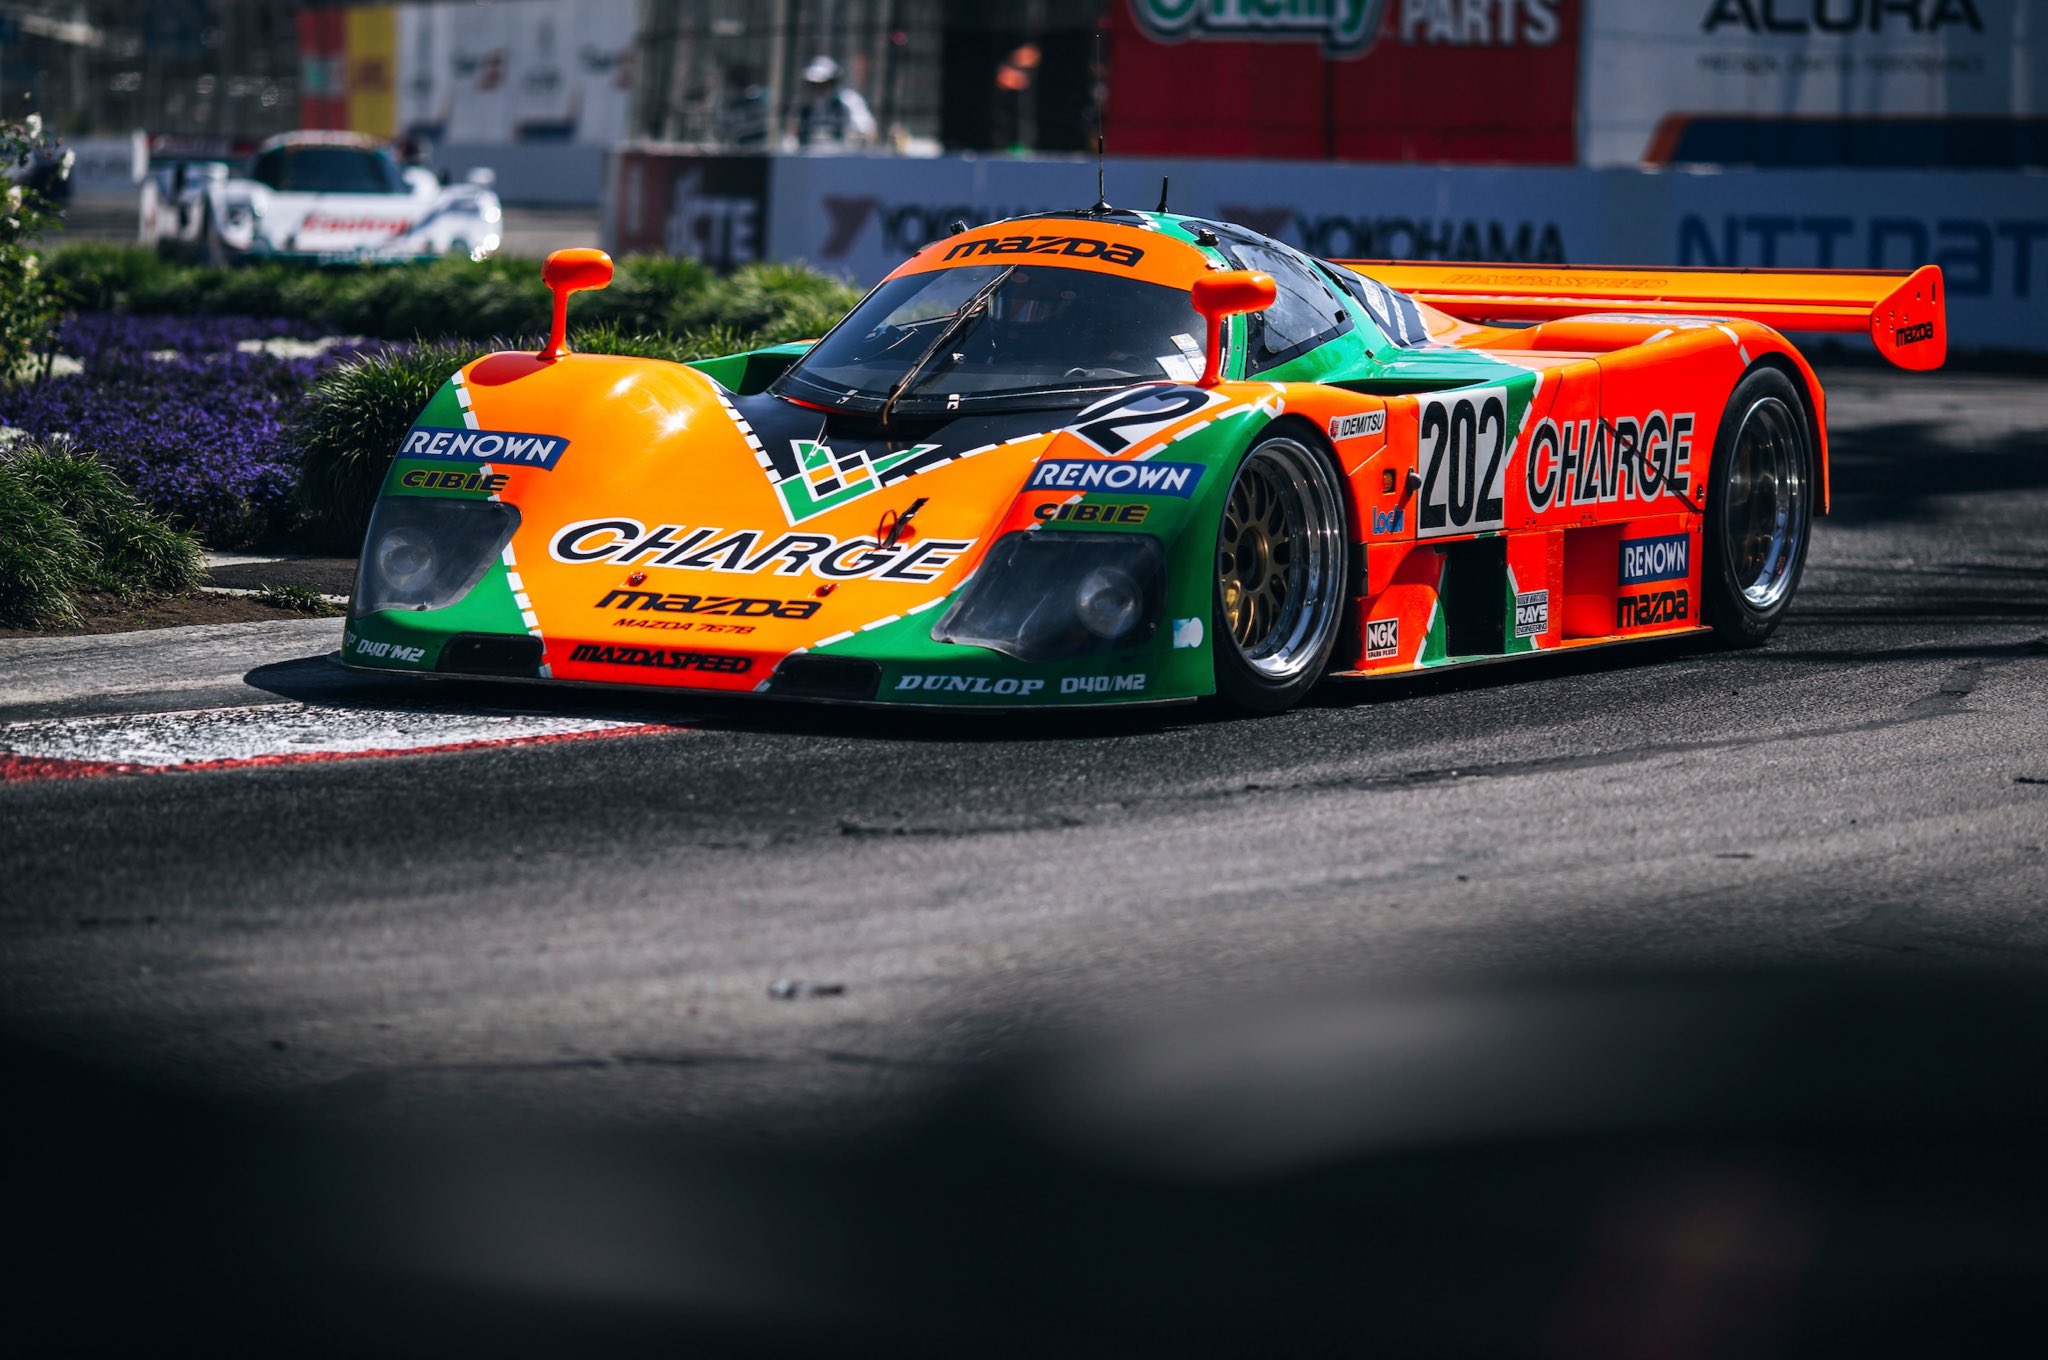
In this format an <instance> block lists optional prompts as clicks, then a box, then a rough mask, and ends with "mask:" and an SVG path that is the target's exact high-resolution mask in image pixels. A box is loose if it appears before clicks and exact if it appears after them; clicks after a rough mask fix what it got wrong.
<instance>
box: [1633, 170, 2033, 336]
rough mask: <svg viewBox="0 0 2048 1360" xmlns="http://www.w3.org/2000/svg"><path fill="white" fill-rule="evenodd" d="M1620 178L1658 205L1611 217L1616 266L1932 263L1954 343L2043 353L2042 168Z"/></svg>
mask: <svg viewBox="0 0 2048 1360" xmlns="http://www.w3.org/2000/svg"><path fill="white" fill-rule="evenodd" d="M1613 173H1619V172H1613ZM1627 177H1628V178H1637V179H1642V180H1646V181H1652V182H1654V183H1655V185H1656V188H1657V190H1658V192H1657V195H1656V197H1657V211H1656V212H1655V214H1653V215H1651V216H1649V217H1645V218H1642V219H1636V220H1633V221H1632V220H1627V219H1623V220H1616V221H1614V222H1612V223H1610V229H1609V231H1608V240H1609V241H1610V242H1611V243H1612V245H1613V247H1614V251H1615V254H1616V262H1617V263H1632V262H1635V261H1641V262H1642V263H1654V264H1678V265H1699V266H1706V267H1710V268H1729V267H1737V268H1751V267H1762V268H1778V269H1911V268H1913V267H1915V266H1917V265H1923V264H1938V265H1940V266H1941V270H1942V274H1943V277H1944V279H1945V280H1946V282H1947V286H1948V316H1949V346H1950V348H1952V349H1957V350H1970V349H2012V350H2030V351H2036V352H2043V353H2048V175H2042V174H2014V173H2003V174H1995V173H1987V174H1953V173H1939V172H1925V173H1912V172H1876V171H1860V172H1859V171H1844V170H1836V171H1803V172H1797V173H1794V172H1790V171H1779V172H1774V173H1752V174H1740V173H1733V172H1730V173H1723V174H1667V175H1654V176H1627ZM1639 229H1645V230H1643V232H1642V234H1641V235H1640V236H1639V235H1638V234H1637V232H1638V230H1639Z"/></svg>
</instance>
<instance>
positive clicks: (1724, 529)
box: [1701, 368, 1814, 647]
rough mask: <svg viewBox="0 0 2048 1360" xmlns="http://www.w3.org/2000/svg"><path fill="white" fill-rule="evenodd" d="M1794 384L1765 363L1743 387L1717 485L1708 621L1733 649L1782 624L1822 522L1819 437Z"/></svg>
mask: <svg viewBox="0 0 2048 1360" xmlns="http://www.w3.org/2000/svg"><path fill="white" fill-rule="evenodd" d="M1807 431H1808V427H1807V423H1806V403H1805V402H1804V401H1802V400H1801V399H1800V396H1799V389H1798V387H1797V386H1795V385H1794V384H1793V382H1792V380H1791V379H1790V378H1788V377H1786V376H1785V375H1784V374H1783V373H1782V372H1780V371H1779V370H1777V369H1775V368H1760V369H1757V370H1756V371H1755V372H1753V373H1751V374H1750V375H1749V376H1748V377H1746V378H1744V379H1743V380H1742V381H1741V382H1739V383H1737V384H1736V385H1735V391H1734V392H1733V393H1731V394H1730V395H1729V398H1728V409H1727V410H1726V412H1724V413H1723V415H1722V417H1721V429H1720V433H1719V434H1717V435H1716V436H1715V438H1714V464H1713V474H1712V477H1711V479H1710V481H1709V485H1708V491H1707V516H1706V525H1705V528H1704V537H1705V539H1706V564H1705V566H1706V570H1705V573H1704V575H1703V577H1702V580H1701V587H1702V590H1703V592H1704V594H1705V596H1706V599H1705V602H1704V603H1705V604H1706V621H1707V622H1708V623H1709V624H1712V625H1713V628H1714V631H1715V633H1716V634H1718V635H1719V636H1720V638H1721V640H1722V641H1723V642H1725V643H1728V644H1730V645H1732V646H1737V647H1754V646H1756V645H1758V644H1759V643H1761V642H1763V641H1764V639H1766V638H1768V637H1769V636H1770V635H1771V633H1772V631H1773V630H1774V629H1776V628H1777V626H1778V620H1779V618H1780V617H1782V616H1783V614H1784V612H1785V606H1786V605H1788V604H1790V603H1791V602H1792V594H1793V592H1794V591H1795V590H1797V589H1798V588H1799V573H1800V571H1801V569H1802V568H1804V567H1805V565H1806V541H1807V538H1808V536H1809V533H1810V531H1811V529H1812V526H1813V485H1814V482H1813V468H1814V460H1813V443H1812V440H1811V439H1810V438H1809V436H1808V432H1807Z"/></svg>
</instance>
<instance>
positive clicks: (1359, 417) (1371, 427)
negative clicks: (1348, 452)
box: [1330, 411, 1387, 439]
mask: <svg viewBox="0 0 2048 1360" xmlns="http://www.w3.org/2000/svg"><path fill="white" fill-rule="evenodd" d="M1386 429H1387V413H1386V412H1385V411H1357V412H1354V413H1352V414H1351V415H1348V416H1331V417H1330V438H1332V439H1363V438H1365V436H1367V435H1369V434H1384V433H1385V432H1386Z"/></svg>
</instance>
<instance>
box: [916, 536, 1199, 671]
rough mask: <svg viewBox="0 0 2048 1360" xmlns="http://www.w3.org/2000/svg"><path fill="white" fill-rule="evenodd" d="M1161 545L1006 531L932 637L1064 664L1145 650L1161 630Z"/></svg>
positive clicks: (1148, 539)
mask: <svg viewBox="0 0 2048 1360" xmlns="http://www.w3.org/2000/svg"><path fill="white" fill-rule="evenodd" d="M1165 598H1166V550H1165V548H1163V547H1162V546H1160V542H1159V540H1158V539H1156V538H1154V537H1152V536H1151V535H1150V534H1107V533H1103V534H1088V533H1057V532H1048V531H1046V530H1042V529H1031V530H1020V531H1018V532H1016V533H1010V534H1005V535H1003V536H1002V537H1001V538H999V539H997V540H996V542H995V544H994V545H993V546H992V547H990V548H989V550H988V557H987V558H986V559H985V560H984V561H983V562H982V564H981V570H979V571H977V572H976V573H975V574H974V579H973V580H971V581H969V582H968V583H967V587H966V589H964V590H962V591H961V592H960V598H959V599H957V600H955V601H954V602H953V607H952V608H950V609H948V610H947V611H946V612H945V615H944V616H943V617H941V618H940V619H939V621H938V623H937V624H936V625H935V626H934V627H933V628H932V640H933V641H934V642H956V643H965V644H967V645H969V646H974V647H987V648H988V649H990V650H991V651H997V652H1002V653H1004V654H1005V655H1007V656H1013V657H1016V658H1017V659H1018V660H1019V661H1034V662H1036V661H1067V660H1072V659H1074V658H1076V657H1085V656H1098V655H1101V654H1102V653H1105V652H1119V651H1124V650H1127V649H1129V648H1132V647H1137V646H1141V645H1143V644H1144V643H1146V642H1148V641H1150V640H1151V637H1152V634H1153V633H1154V632H1155V631H1157V629H1158V627H1159V616H1160V613H1161V612H1162V610H1163V608H1164V605H1165Z"/></svg>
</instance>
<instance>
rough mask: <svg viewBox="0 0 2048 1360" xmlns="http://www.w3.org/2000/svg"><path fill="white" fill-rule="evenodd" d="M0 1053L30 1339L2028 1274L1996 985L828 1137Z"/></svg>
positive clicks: (1221, 1342)
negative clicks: (183, 1085)
mask: <svg viewBox="0 0 2048 1360" xmlns="http://www.w3.org/2000/svg"><path fill="white" fill-rule="evenodd" d="M992 1020H993V1018H991V1021H992ZM13 1056H14V1058H15V1061H14V1062H13V1063H12V1064H11V1065H10V1066H11V1070H12V1072H13V1073H14V1075H15V1083H14V1084H15V1090H16V1092H17V1095H18V1103H17V1105H16V1107H15V1108H16V1110H17V1120H16V1123H17V1130H18V1132H17V1148H18V1159H17V1166H18V1167H20V1168H24V1169H27V1168H32V1169H33V1173H32V1174H18V1176H17V1186H16V1196H17V1200H16V1202H17V1212H16V1215H15V1221H14V1228H15V1231H14V1232H13V1233H12V1234H10V1239H11V1241H12V1242H13V1243H15V1250H16V1252H17V1254H18V1256H19V1260H18V1262H17V1263H16V1264H15V1265H14V1267H13V1268H12V1269H10V1270H9V1271H8V1272H7V1278H8V1282H9V1287H10V1288H12V1289H15V1290H17V1291H19V1292H18V1295H17V1297H16V1298H15V1299H14V1300H13V1301H12V1303H11V1307H10V1312H11V1315H12V1316H13V1317H14V1318H15V1319H16V1326H15V1331H16V1335H17V1336H18V1337H22V1344H25V1345H27V1346H28V1347H29V1348H30V1349H38V1348H40V1347H42V1346H48V1345H52V1344H55V1343H59V1342H61V1343H62V1344H63V1345H64V1346H65V1348H66V1349H67V1350H74V1351H84V1352H103V1351H117V1350H118V1351H124V1352H125V1351H130V1350H133V1349H134V1348H135V1347H136V1346H137V1344H138V1343H143V1342H145V1339H146V1344H147V1345H148V1346H149V1347H150V1348H152V1349H178V1348H180V1346H181V1345H191V1344H204V1345H205V1346H206V1348H207V1349H208V1350H209V1351H210V1352H213V1353H235V1352H252V1351H258V1350H261V1351H264V1352H266V1353H277V1352H280V1351H291V1352H304V1351H314V1352H336V1353H343V1352H346V1353H361V1352H362V1351H364V1350H375V1351H376V1352H378V1353H380V1354H397V1355H409V1354H426V1353H445V1352H446V1351H448V1350H450V1349H456V1348H459V1349H463V1350H474V1351H489V1352H493V1353H509V1354H536V1355H538V1354H557V1353H561V1352H563V1351H566V1350H580V1351H586V1352H599V1353H606V1354H618V1353H631V1352H647V1353H664V1354H674V1353H677V1352H679V1351H681V1350H684V1349H686V1348H690V1347H703V1346H707V1345H708V1346H710V1347H711V1348H712V1349H713V1350H715V1351H716V1352H717V1353H720V1354H741V1355H760V1354H781V1353H794V1352H798V1351H802V1352H804V1353H810V1354H816V1353H819V1352H821V1351H827V1352H829V1353H831V1354H834V1355H867V1354H874V1355H881V1354H888V1355H924V1354H941V1353H951V1354H957V1353H961V1352H967V1353H973V1354H1016V1355H1044V1354H1049V1353H1060V1354H1068V1353H1084V1354H1096V1353H1100V1354H1133V1353H1145V1354H1152V1353H1168V1352H1199V1353H1203V1354H1239V1353H1242V1354H1262V1355H1272V1354H1297V1353H1322V1352H1337V1351H1341V1352H1343V1353H1346V1354H1368V1353H1371V1354H1392V1355H1436V1354H1455V1355H1468V1356H1496V1355H1497V1356H1531V1355H1556V1356H1571V1357H1576V1358H1579V1360H1587V1358H1597V1357H1609V1356H1624V1355H1630V1356H1633V1355H1685V1356H1697V1357H1721V1356H1727V1357H1735V1356H1741V1357H1760V1356H1778V1355H1845V1354H1856V1355H1870V1354H1878V1355H1893V1354H1954V1353H1959V1352H1963V1353H1982V1352H1983V1351H1984V1350H1985V1349H1987V1348H1988V1346H1989V1345H1992V1344H1996V1343H1998V1342H2001V1341H2005V1340H2006V1339H2007V1338H2015V1339H2016V1338H2018V1337H2019V1336H2021V1335H2031V1328H2032V1322H2033V1319H2034V1317H2035V1315H2036V1313H2037V1311H2038V1309H2037V1299H2038V1293H2039V1287H2040V1282H2041V1280H2042V1278H2043V1271H2044V1269H2048V1174H2044V1172H2043V1170H2042V1167H2041V1159H2040V1157H2039V1147H2040V1143H2041V1137H2042V1135H2043V1133H2044V1132H2048V1095H2044V1093H2043V1090H2042V1087H2041V1084H2040V1082H2039V1081H2038V1080H2037V1079H2036V1078H2037V1076H2038V1074H2039V1072H2040V1071H2041V1070H2042V1067H2043V1063H2044V1060H2048V1002H2044V1000H2043V999H2042V998H2041V997H2040V996H2039V995H2038V993H2036V992H2034V991H2032V990H2030V989H2029V988H2027V987H2025V986H2024V985H2023V984H2021V983H2019V982H2017V981H2011V982H2009V981H2006V980H2003V979H2000V978H1996V977H1985V978H1964V979H1948V980H1937V979H1929V978H1926V977H1907V976H1896V977H1877V978H1871V977H1863V978H1859V979H1855V980H1848V979H1844V978H1842V977H1839V976H1834V975H1813V974H1789V975H1781V976H1772V977H1760V978H1758V977H1752V978H1715V979H1697V978H1693V979H1687V978H1665V977H1652V978H1641V979H1627V980H1618V981H1612V980H1610V981H1596V982H1587V983H1572V982H1557V983H1549V984H1543V985H1535V986H1523V987H1505V988H1496V989H1493V990H1491V991H1488V992H1483V993H1480V992H1466V993H1451V994H1440V995H1434V996H1419V997H1407V998H1387V997H1381V998H1375V999H1371V1000H1366V1001H1357V1000H1352V999H1347V998H1343V997H1334V998H1329V999H1326V1000H1323V1001H1319V1002H1314V1003H1288V1004H1276V1005H1274V1006H1269V1007H1255V1008H1252V1009H1249V1010H1246V1011H1243V1012H1240V1013H1236V1014H1229V1015H1213V1016H1209V1017H1205V1018H1203V1019H1201V1020H1199V1021H1197V1022H1193V1023H1189V1024H1185V1025H1163V1026H1161V1027H1160V1028H1159V1029H1158V1030H1156V1031H1154V1032H1151V1033H1147V1034H1138V1035H1124V1036H1121V1037H1108V1038H1100V1039H1098V1042H1096V1043H1094V1044H1092V1045H1090V1046H1088V1047H1087V1048H1085V1049H1082V1050H1078V1051H1076V1050H1069V1051H1064V1052H1052V1053H1047V1054H1043V1055H1041V1056H1040V1057H1038V1058H1036V1059H1033V1060H1030V1061H1028V1062H1024V1063H1022V1064H1020V1065H1018V1066H1015V1067H1013V1068H1012V1069H1010V1070H1008V1071H1006V1072H993V1073H987V1074H984V1075H983V1076H982V1077H981V1078H979V1079H978V1080H977V1082H976V1084H975V1085H974V1086H973V1087H971V1088H970V1089H967V1090H964V1091H962V1092H961V1093H960V1094H959V1096H958V1097H957V1099H955V1100H954V1101H953V1102H952V1103H951V1105H950V1106H949V1108H947V1109H946V1110H944V1111H942V1112H941V1113H939V1114H938V1115H936V1116H935V1117H932V1118H929V1119H927V1120H924V1121H922V1122H921V1123H920V1124H918V1125H917V1126H914V1127H911V1128H909V1129H906V1130H904V1131H903V1132H902V1133H901V1135H900V1136H899V1137H898V1138H896V1139H895V1140H893V1141H891V1142H888V1143H881V1144H871V1145H868V1146H866V1147H861V1148H856V1149H853V1150H850V1151H849V1150H844V1149H842V1150H840V1151H838V1152H836V1153H832V1154H823V1153H804V1152H782V1153H776V1152H754V1153H737V1152H729V1151H723V1150H716V1151H709V1150H707V1151H701V1152H698V1153H694V1154H693V1153H689V1152H684V1151H679V1150H678V1145H677V1144H676V1142H675V1141H674V1139H673V1138H672V1137H669V1136H662V1135H648V1134H645V1133H639V1134H630V1135H629V1134H621V1135H619V1136H617V1137H602V1136H593V1137H589V1138H584V1139H546V1138H540V1137H520V1136H517V1135H516V1134H507V1133H505V1132H504V1131H503V1130H494V1131H493V1132H492V1134H491V1136H490V1137H489V1138H488V1139H477V1140H474V1141H467V1140H460V1139H452V1138H451V1139H448V1140H444V1141H430V1142H416V1141H405V1142H401V1141H396V1140H389V1139H381V1138H343V1137H341V1136H339V1135H337V1134H334V1133H333V1132H331V1131H320V1130H316V1129H311V1128H308V1127H305V1126H303V1125H296V1124H292V1123H289V1122H287V1121H284V1120H282V1119H279V1118H276V1117H274V1116H271V1115H266V1114H256V1113H251V1112H249V1111H246V1110H233V1109H224V1108H216V1107H207V1106H201V1105H198V1104H195V1103H193V1102H190V1101H187V1100H184V1099H181V1098H178V1097H174V1096H171V1095H167V1094H165V1093H162V1092H157V1091H150V1090H142V1089H137V1088H133V1087H128V1086H124V1085H121V1084H118V1083H115V1082H112V1081H109V1080H107V1079H104V1078H102V1077H100V1076H98V1075H95V1074H92V1073H88V1072H84V1071H81V1070H78V1069H75V1068H73V1069H66V1068H62V1067H59V1066H56V1065H54V1064H53V1063H51V1062H50V1061H48V1060H47V1059H44V1058H40V1057H36V1056H32V1055H28V1054H23V1053H19V1052H17V1053H16V1054H15V1055H13ZM732 1132H733V1133H734V1134H735V1136H736V1139H737V1138H738V1137H739V1136H744V1135H746V1134H748V1133H749V1132H750V1131H749V1130H733V1131H732ZM2022 1328H2027V1329H2028V1330H2027V1331H2026V1332H2022V1330H2021V1329H2022ZM24 1330H25V1332H26V1335H25V1336H23V1333H24Z"/></svg>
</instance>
